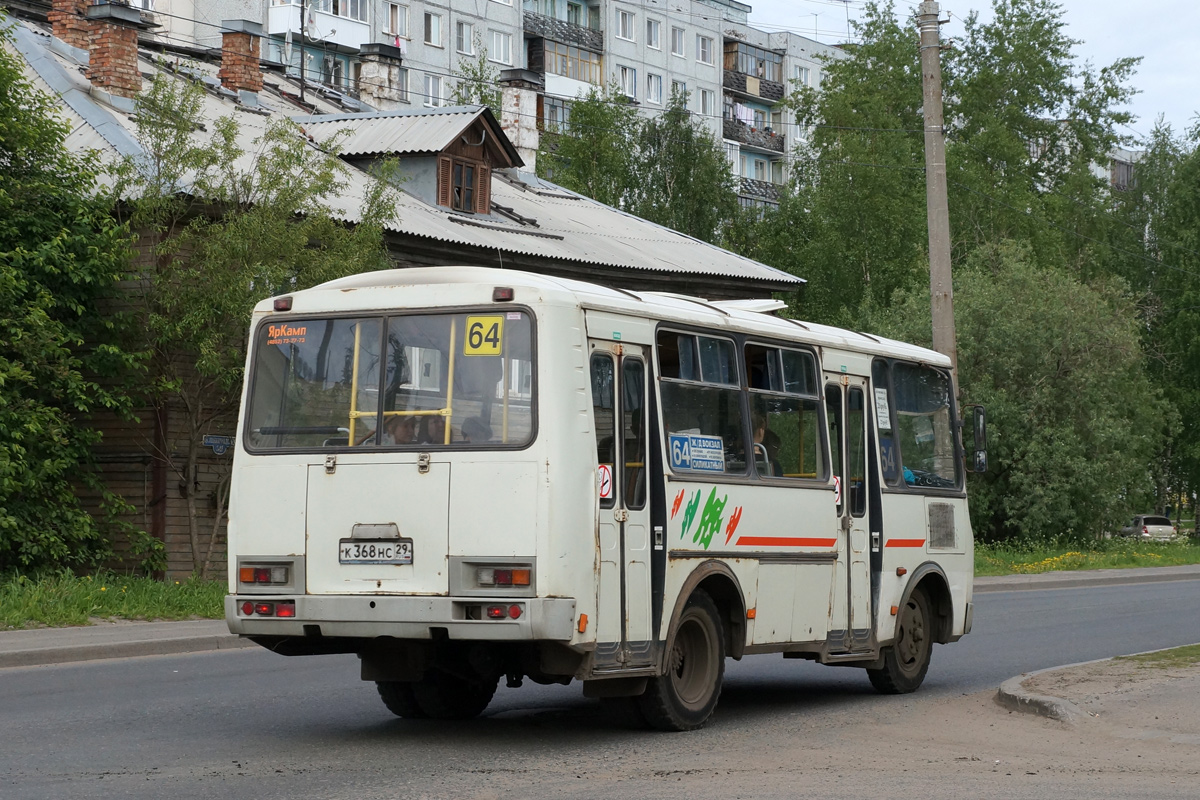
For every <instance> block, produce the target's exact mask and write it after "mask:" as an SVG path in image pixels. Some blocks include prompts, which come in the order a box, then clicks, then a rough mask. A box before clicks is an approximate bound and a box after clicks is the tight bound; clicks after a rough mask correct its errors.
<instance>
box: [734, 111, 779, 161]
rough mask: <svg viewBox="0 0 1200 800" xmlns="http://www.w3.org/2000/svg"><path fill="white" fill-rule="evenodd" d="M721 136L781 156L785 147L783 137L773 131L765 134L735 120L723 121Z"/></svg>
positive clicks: (765, 131) (760, 129)
mask: <svg viewBox="0 0 1200 800" xmlns="http://www.w3.org/2000/svg"><path fill="white" fill-rule="evenodd" d="M723 122H724V129H723V130H722V135H724V137H725V138H726V139H729V140H731V141H734V142H740V143H741V144H744V145H746V146H747V147H753V148H755V149H757V150H762V151H764V152H767V153H778V154H779V155H783V153H784V150H785V148H786V145H785V143H784V135H783V134H782V133H775V132H774V131H771V132H767V130H765V129H763V128H752V127H751V126H749V125H747V124H746V123H744V122H740V121H738V120H736V119H728V118H727V119H725V120H723Z"/></svg>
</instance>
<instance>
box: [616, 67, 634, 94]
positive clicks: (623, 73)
mask: <svg viewBox="0 0 1200 800" xmlns="http://www.w3.org/2000/svg"><path fill="white" fill-rule="evenodd" d="M617 77H618V78H619V79H620V82H621V91H622V92H623V93H624V94H626V95H628V96H629V97H632V98H634V99H636V98H637V70H636V69H634V68H633V67H617Z"/></svg>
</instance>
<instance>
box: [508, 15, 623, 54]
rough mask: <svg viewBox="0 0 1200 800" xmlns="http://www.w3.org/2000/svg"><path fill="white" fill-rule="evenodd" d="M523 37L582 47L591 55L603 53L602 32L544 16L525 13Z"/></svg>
mask: <svg viewBox="0 0 1200 800" xmlns="http://www.w3.org/2000/svg"><path fill="white" fill-rule="evenodd" d="M524 14H525V35H526V36H530V37H536V38H541V39H551V40H553V41H555V42H562V43H563V44H569V45H574V46H575V47H582V48H583V49H585V50H591V51H592V52H593V53H603V52H604V32H603V31H598V30H592V29H591V28H585V27H583V26H582V25H576V24H575V23H573V22H567V21H566V20H564V19H555V18H554V17H548V16H546V15H545V14H535V13H534V12H532V11H526V12H524Z"/></svg>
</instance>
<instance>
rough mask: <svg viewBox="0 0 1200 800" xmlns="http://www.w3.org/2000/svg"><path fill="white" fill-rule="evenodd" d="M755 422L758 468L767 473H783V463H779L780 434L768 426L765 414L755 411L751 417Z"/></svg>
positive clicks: (755, 446) (773, 474) (755, 456)
mask: <svg viewBox="0 0 1200 800" xmlns="http://www.w3.org/2000/svg"><path fill="white" fill-rule="evenodd" d="M751 421H752V422H753V424H754V460H755V461H756V462H757V463H758V469H759V470H760V471H762V472H764V473H765V474H766V475H771V476H776V477H777V476H780V475H783V465H782V464H780V463H779V458H778V455H779V445H780V441H779V435H778V434H777V433H775V431H773V430H771V429H770V428H768V427H767V417H766V415H765V414H763V413H761V412H759V411H755V412H754V414H753V416H752V417H751Z"/></svg>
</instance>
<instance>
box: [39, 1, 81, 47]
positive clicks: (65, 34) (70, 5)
mask: <svg viewBox="0 0 1200 800" xmlns="http://www.w3.org/2000/svg"><path fill="white" fill-rule="evenodd" d="M91 4H92V0H53V2H51V4H50V13H48V14H47V15H46V18H47V19H49V20H50V29H51V30H52V31H53V33H54V35H55V36H57V37H58V38H59V39H61V40H62V41H64V42H66V43H67V44H69V45H71V46H72V47H77V48H79V49H80V50H87V49H88V44H89V41H88V40H89V39H90V38H91V29H92V24H91V23H90V22H88V20H87V17H86V16H85V15H86V13H87V7H88V6H90V5H91Z"/></svg>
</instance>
